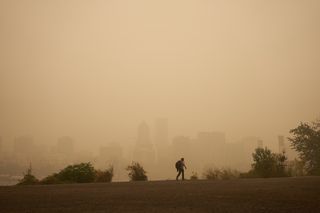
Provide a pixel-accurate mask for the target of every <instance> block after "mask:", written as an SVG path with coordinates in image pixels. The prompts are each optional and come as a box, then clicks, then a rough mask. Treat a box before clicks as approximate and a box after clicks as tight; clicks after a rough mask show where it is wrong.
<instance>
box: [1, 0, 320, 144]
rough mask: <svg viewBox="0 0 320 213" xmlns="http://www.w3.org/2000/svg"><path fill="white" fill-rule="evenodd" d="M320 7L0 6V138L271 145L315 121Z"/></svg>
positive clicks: (148, 0)
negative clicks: (250, 138)
mask: <svg viewBox="0 0 320 213" xmlns="http://www.w3.org/2000/svg"><path fill="white" fill-rule="evenodd" d="M319 11H320V1H318V0H268V1H267V0H220V1H215V0H212V1H209V0H192V1H190V0H170V1H169V0H161V1H152V0H105V1H102V0H87V1H85V0H72V1H71V0H69V1H67V0H54V1H53V0H0V135H2V136H3V137H4V138H7V139H8V140H9V139H10V140H11V139H12V138H13V137H14V136H19V135H26V134H27V135H33V136H34V137H35V138H37V137H38V138H39V140H40V141H46V140H56V138H57V137H59V136H61V135H70V136H71V137H74V138H75V139H76V140H77V141H79V143H80V144H86V145H91V144H92V145H94V144H102V143H106V142H110V141H119V142H128V143H129V142H133V141H134V138H135V137H136V128H137V125H138V124H139V123H140V122H141V121H143V120H145V121H146V122H148V123H149V124H150V126H152V124H153V122H154V119H155V118H157V117H166V118H168V120H169V124H170V136H174V135H181V134H182V135H187V136H195V135H196V133H197V132H198V131H212V130H216V131H224V132H226V134H227V139H228V141H229V142H235V141H237V140H239V139H240V138H241V137H243V136H247V135H255V136H259V137H261V138H262V139H264V141H265V143H268V142H272V141H271V140H274V141H276V137H277V135H278V134H285V135H286V134H288V130H289V129H290V128H293V127H295V126H296V125H297V124H298V122H300V121H311V120H314V119H316V118H317V117H319V115H320V95H319V91H320V83H319V80H320V39H319V38H320V12H319Z"/></svg>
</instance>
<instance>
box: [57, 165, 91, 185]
mask: <svg viewBox="0 0 320 213" xmlns="http://www.w3.org/2000/svg"><path fill="white" fill-rule="evenodd" d="M95 175H96V173H95V170H94V168H93V166H92V165H91V163H80V164H75V165H70V166H67V167H66V168H64V169H63V170H61V171H60V172H59V173H58V174H57V175H55V176H54V177H52V179H54V178H55V177H56V178H57V179H58V180H59V181H60V182H65V183H91V182H93V181H94V180H95Z"/></svg>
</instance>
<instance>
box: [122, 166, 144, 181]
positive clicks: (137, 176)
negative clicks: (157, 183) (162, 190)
mask: <svg viewBox="0 0 320 213" xmlns="http://www.w3.org/2000/svg"><path fill="white" fill-rule="evenodd" d="M126 170H127V171H128V177H129V179H130V180H131V181H147V180H148V177H147V175H146V173H147V172H146V171H145V170H144V168H143V167H142V166H141V165H140V164H139V163H138V162H132V164H131V165H129V166H128V167H127V168H126Z"/></svg>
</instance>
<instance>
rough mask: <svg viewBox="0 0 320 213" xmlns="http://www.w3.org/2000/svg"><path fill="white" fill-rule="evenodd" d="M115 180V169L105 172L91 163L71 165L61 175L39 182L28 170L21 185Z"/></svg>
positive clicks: (51, 176)
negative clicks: (96, 168)
mask: <svg viewBox="0 0 320 213" xmlns="http://www.w3.org/2000/svg"><path fill="white" fill-rule="evenodd" d="M112 178H113V167H112V166H110V167H109V168H108V169H106V170H105V171H101V170H95V169H94V167H93V166H92V164H91V163H80V164H74V165H69V166H67V167H66V168H64V169H62V170H61V171H60V172H59V173H54V174H52V175H49V176H47V177H45V178H44V179H42V180H41V181H39V180H38V179H37V178H35V177H34V176H33V175H32V171H31V168H29V169H28V170H27V173H26V174H25V175H24V177H23V179H22V180H21V181H20V182H19V183H18V184H19V185H31V184H62V183H92V182H111V181H112Z"/></svg>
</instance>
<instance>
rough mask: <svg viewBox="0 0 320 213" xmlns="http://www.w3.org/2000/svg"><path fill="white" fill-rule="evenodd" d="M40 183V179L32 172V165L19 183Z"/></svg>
mask: <svg viewBox="0 0 320 213" xmlns="http://www.w3.org/2000/svg"><path fill="white" fill-rule="evenodd" d="M38 183H39V180H38V179H37V178H36V177H35V176H34V175H33V174H32V168H31V166H30V167H29V168H28V169H27V172H26V173H25V174H24V176H23V178H22V179H21V180H20V181H19V183H18V185H35V184H38Z"/></svg>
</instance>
